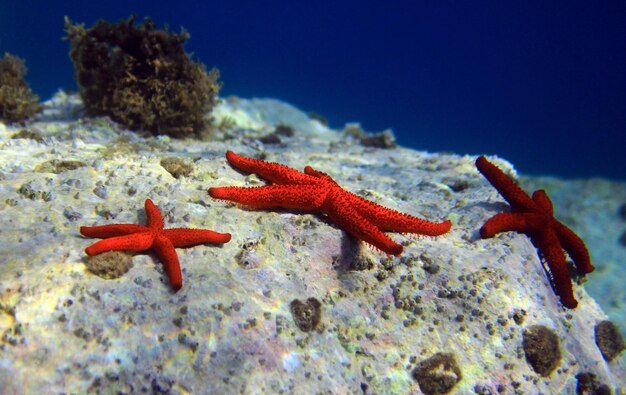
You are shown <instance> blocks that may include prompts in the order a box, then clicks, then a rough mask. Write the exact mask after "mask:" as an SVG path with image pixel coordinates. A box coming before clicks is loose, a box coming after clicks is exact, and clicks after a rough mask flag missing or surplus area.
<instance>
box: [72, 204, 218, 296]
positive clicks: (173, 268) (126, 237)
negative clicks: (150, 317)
mask: <svg viewBox="0 0 626 395" xmlns="http://www.w3.org/2000/svg"><path fill="white" fill-rule="evenodd" d="M145 208H146V214H147V216H148V220H147V224H148V226H141V225H135V224H111V225H102V226H81V227H80V233H81V234H82V235H83V236H87V237H97V238H101V239H105V240H100V241H99V242H97V243H95V244H93V245H91V246H89V247H87V248H86V249H85V252H86V253H87V255H89V256H92V255H96V254H99V253H101V252H105V251H119V250H125V251H143V250H148V249H153V250H154V251H155V252H156V254H157V256H158V257H159V259H161V261H162V262H163V264H164V265H165V271H166V272H167V276H168V277H169V279H170V284H171V285H172V288H174V290H175V291H178V290H179V289H180V288H181V287H182V286H183V279H182V275H181V272H180V264H179V263H178V255H176V250H175V249H174V247H191V246H195V245H198V244H204V243H228V241H230V233H217V232H213V231H212V230H205V229H187V228H172V229H163V226H164V224H163V217H162V216H161V213H160V212H159V209H158V208H157V206H155V205H154V203H152V200H150V199H146V203H145Z"/></svg>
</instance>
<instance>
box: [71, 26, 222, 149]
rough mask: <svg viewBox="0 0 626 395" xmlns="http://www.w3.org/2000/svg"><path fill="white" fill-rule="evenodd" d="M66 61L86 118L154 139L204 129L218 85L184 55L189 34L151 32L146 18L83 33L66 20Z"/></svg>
mask: <svg viewBox="0 0 626 395" xmlns="http://www.w3.org/2000/svg"><path fill="white" fill-rule="evenodd" d="M65 27H66V30H67V35H68V38H69V40H70V58H71V59H72V61H73V62H74V70H75V77H76V81H77V83H78V86H79V91H80V95H81V97H82V99H83V102H84V104H85V107H86V110H87V114H89V115H91V116H101V115H108V116H109V117H111V119H113V120H114V121H116V122H119V123H120V124H121V125H122V126H124V127H126V128H129V129H133V130H140V131H147V132H150V133H152V134H155V135H160V134H166V135H169V136H172V137H197V136H198V135H199V134H200V133H201V132H202V131H203V130H205V127H206V126H207V124H208V122H209V120H210V118H209V113H210V112H211V110H212V109H213V107H215V105H216V104H217V101H218V99H217V93H218V91H219V88H220V86H221V84H220V82H219V81H218V79H219V72H218V71H217V69H213V70H211V71H210V72H209V73H207V71H206V68H205V67H204V65H203V64H202V63H197V62H193V61H192V60H191V58H190V57H189V55H188V54H187V53H186V52H185V50H184V43H185V41H186V40H187V39H188V38H189V34H188V33H187V32H185V31H184V30H183V31H182V32H181V33H180V34H174V33H171V32H168V31H166V30H156V29H155V27H154V22H153V21H152V20H151V19H150V18H146V19H145V20H144V21H143V22H142V23H141V24H139V25H137V26H135V17H134V16H132V17H130V18H129V19H128V20H126V21H121V22H118V23H116V24H112V23H109V22H107V21H104V20H100V21H98V22H96V24H95V25H94V26H93V27H92V28H90V29H85V27H84V25H83V24H76V25H74V24H72V23H71V21H70V20H69V18H67V17H66V18H65Z"/></svg>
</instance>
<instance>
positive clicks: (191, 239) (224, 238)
mask: <svg viewBox="0 0 626 395" xmlns="http://www.w3.org/2000/svg"><path fill="white" fill-rule="evenodd" d="M162 234H163V236H165V237H167V238H168V239H169V240H170V241H171V242H172V244H173V245H174V247H191V246H195V245H198V244H205V243H220V244H222V243H228V242H229V241H230V233H218V232H214V231H212V230H207V229H188V228H172V229H165V230H163V231H162Z"/></svg>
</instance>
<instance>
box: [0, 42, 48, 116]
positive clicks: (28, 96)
mask: <svg viewBox="0 0 626 395" xmlns="http://www.w3.org/2000/svg"><path fill="white" fill-rule="evenodd" d="M25 75H26V66H25V65H24V61H23V60H22V59H20V58H18V57H15V56H13V55H10V54H8V53H6V54H4V58H2V59H0V120H2V121H6V122H16V121H22V120H24V119H26V118H28V117H30V116H31V115H33V114H35V113H36V112H37V111H39V109H40V108H41V107H40V106H39V97H38V96H37V95H35V94H33V92H32V91H31V90H30V87H29V86H28V84H27V83H26V81H24V76H25Z"/></svg>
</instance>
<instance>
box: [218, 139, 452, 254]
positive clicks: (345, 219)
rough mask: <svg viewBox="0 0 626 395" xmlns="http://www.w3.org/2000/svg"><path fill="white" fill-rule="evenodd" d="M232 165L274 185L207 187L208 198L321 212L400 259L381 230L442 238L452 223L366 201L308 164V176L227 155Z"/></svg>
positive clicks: (396, 247)
mask: <svg viewBox="0 0 626 395" xmlns="http://www.w3.org/2000/svg"><path fill="white" fill-rule="evenodd" d="M226 158H227V159H228V162H229V163H230V164H231V165H232V166H233V167H235V168H237V169H239V170H240V171H243V172H245V173H256V174H258V175H259V176H261V177H262V178H264V179H266V180H268V181H270V182H271V183H272V184H271V185H266V186H261V187H251V188H246V187H220V188H209V195H211V197H213V198H215V199H224V200H229V201H233V202H236V203H238V204H241V205H244V206H247V207H251V208H257V209H265V208H276V207H282V208H287V209H298V210H304V211H314V212H322V213H324V214H326V215H327V216H328V218H330V219H331V220H332V221H333V222H334V223H335V224H337V225H338V226H339V227H340V228H342V229H343V230H345V231H346V232H348V233H349V234H351V235H352V236H354V237H356V238H358V239H360V240H363V241H365V242H366V243H369V244H371V245H373V246H375V247H376V248H378V249H380V250H381V251H383V252H385V253H387V254H391V255H400V254H401V253H402V246H401V245H400V244H398V243H396V242H394V241H393V240H391V239H390V238H389V237H388V236H386V235H385V234H384V233H383V232H386V231H390V232H403V233H417V234H421V235H426V236H439V235H442V234H444V233H446V232H448V231H449V230H450V227H451V225H452V223H451V222H450V221H449V220H448V221H444V222H440V223H435V222H429V221H426V220H423V219H420V218H416V217H413V216H411V215H408V214H403V213H400V212H398V211H395V210H391V209H388V208H385V207H383V206H380V205H378V204H376V203H373V202H370V201H369V200H366V199H363V198H362V197H360V196H357V195H355V194H353V193H350V192H348V191H346V190H344V189H343V188H341V187H340V186H339V185H338V184H337V183H336V182H335V181H334V180H333V179H332V178H331V177H330V176H328V175H327V174H325V173H322V172H321V171H317V170H315V169H313V168H312V167H310V166H307V167H305V168H304V173H302V172H299V171H298V170H295V169H292V168H290V167H287V166H284V165H281V164H278V163H272V162H265V161H262V160H256V159H251V158H246V157H243V156H240V155H237V154H235V153H234V152H232V151H228V152H226Z"/></svg>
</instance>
